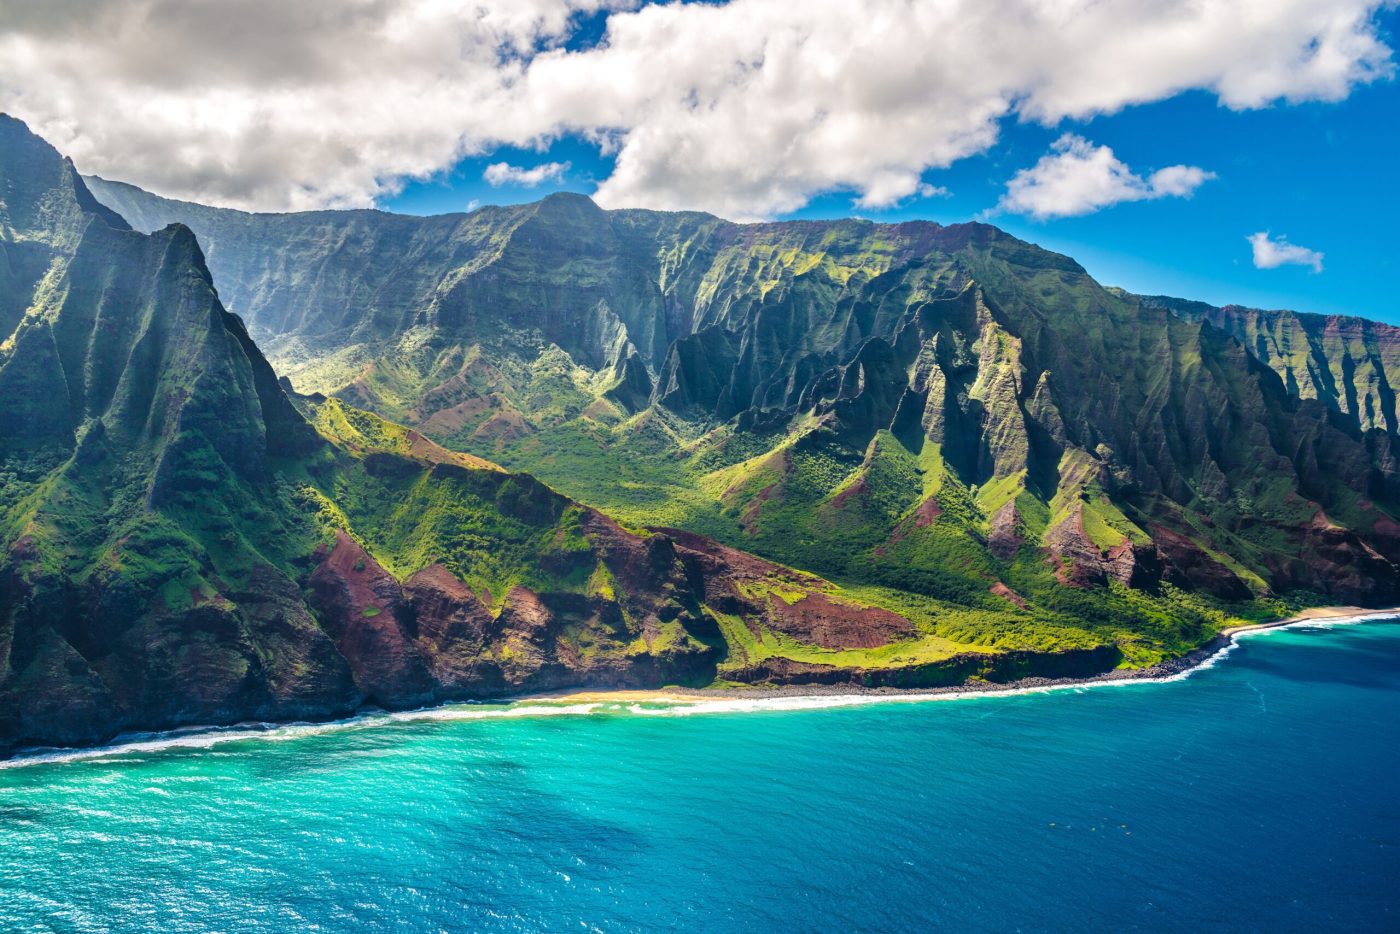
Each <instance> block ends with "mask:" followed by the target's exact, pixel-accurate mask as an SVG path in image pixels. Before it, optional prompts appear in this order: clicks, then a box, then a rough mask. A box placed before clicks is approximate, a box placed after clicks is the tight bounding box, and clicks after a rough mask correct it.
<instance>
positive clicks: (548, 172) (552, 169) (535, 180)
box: [481, 162, 569, 188]
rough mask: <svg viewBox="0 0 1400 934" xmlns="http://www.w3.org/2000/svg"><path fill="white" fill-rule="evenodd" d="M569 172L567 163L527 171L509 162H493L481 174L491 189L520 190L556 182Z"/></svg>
mask: <svg viewBox="0 0 1400 934" xmlns="http://www.w3.org/2000/svg"><path fill="white" fill-rule="evenodd" d="M567 171H569V163H567V162H544V163H541V164H540V165H537V166H535V167H534V168H531V169H527V168H523V167H521V166H518V165H511V164H510V163H509V162H493V163H491V164H490V165H488V166H487V167H486V171H485V172H482V173H481V177H482V178H484V179H486V181H487V183H488V184H489V185H490V186H491V187H492V188H499V187H500V186H502V185H518V186H519V187H521V188H535V187H536V186H538V185H540V184H542V183H544V182H549V181H558V180H559V179H561V178H563V177H564V173H565V172H567Z"/></svg>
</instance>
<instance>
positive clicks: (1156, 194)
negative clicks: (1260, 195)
mask: <svg viewBox="0 0 1400 934" xmlns="http://www.w3.org/2000/svg"><path fill="white" fill-rule="evenodd" d="M1051 148H1052V149H1053V150H1054V153H1055V154H1054V155H1046V156H1042V157H1041V159H1040V161H1039V162H1037V163H1036V164H1035V165H1034V166H1032V167H1031V168H1029V169H1022V170H1021V171H1019V172H1017V173H1016V175H1015V176H1014V177H1013V178H1012V179H1011V181H1010V182H1008V183H1007V185H1006V194H1005V195H1003V196H1002V199H1001V201H1000V202H999V203H998V204H997V209H998V210H1000V211H1007V212H1009V213H1012V214H1029V215H1030V216H1031V217H1034V218H1037V219H1039V220H1045V219H1047V218H1051V217H1072V216H1074V215H1078V214H1091V213H1093V212H1094V211H1098V210H1101V209H1103V208H1106V207H1108V206H1109V205H1113V204H1118V203H1120V202H1123V201H1150V200H1153V199H1156V198H1167V197H1173V198H1189V197H1190V196H1191V194H1192V193H1193V192H1195V190H1196V189H1197V188H1199V187H1200V186H1201V185H1202V184H1203V183H1205V182H1206V181H1208V180H1210V179H1212V178H1215V173H1213V172H1207V171H1205V170H1204V169H1199V168H1196V167H1195V166H1192V165H1172V166H1168V167H1167V168H1165V169H1158V170H1157V171H1156V172H1153V173H1152V174H1151V175H1149V176H1147V177H1146V178H1143V177H1142V176H1140V175H1134V174H1133V172H1132V171H1131V170H1130V169H1129V168H1128V167H1127V165H1125V164H1124V163H1123V161H1122V160H1121V159H1119V158H1118V157H1117V156H1115V155H1114V154H1113V150H1112V149H1109V148H1108V147H1107V146H1095V145H1094V144H1093V143H1091V142H1089V141H1088V140H1087V139H1084V138H1083V137H1082V136H1075V135H1074V134H1072V133H1066V134H1065V135H1064V136H1061V137H1060V138H1059V139H1057V140H1056V141H1055V143H1054V145H1053V146H1052V147H1051Z"/></svg>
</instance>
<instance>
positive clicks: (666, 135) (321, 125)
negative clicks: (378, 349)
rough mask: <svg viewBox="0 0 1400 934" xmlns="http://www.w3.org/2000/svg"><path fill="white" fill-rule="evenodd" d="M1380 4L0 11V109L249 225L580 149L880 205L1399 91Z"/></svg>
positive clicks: (741, 183)
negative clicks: (1155, 114)
mask: <svg viewBox="0 0 1400 934" xmlns="http://www.w3.org/2000/svg"><path fill="white" fill-rule="evenodd" d="M1380 2H1381V0H1329V2H1327V3H1317V2H1316V0H1189V2H1188V0H1054V2H1045V0H943V2H938V3H930V2H914V0H862V2H855V0H806V2H804V3H803V4H801V5H800V10H799V8H797V7H794V5H793V4H792V3H790V2H789V0H731V2H729V3H725V4H716V3H705V4H670V5H664V6H662V5H647V6H640V7H639V4H638V2H637V0H342V2H339V3H288V2H286V0H46V2H44V3H34V2H31V0H0V109H3V110H5V111H8V112H10V113H13V114H14V115H16V116H18V117H20V118H22V119H25V120H27V121H29V122H30V124H31V125H32V126H33V127H34V128H35V129H36V130H37V131H38V132H40V133H43V134H44V135H45V136H47V137H49V138H50V139H51V140H52V141H53V142H54V143H55V144H57V145H58V146H59V147H60V148H62V149H64V150H65V151H67V152H69V153H70V154H71V155H73V157H74V158H75V160H76V161H77V162H78V163H79V166H80V167H81V168H82V169H83V170H84V171H89V172H98V173H100V174H103V175H110V176H112V177H115V178H122V179H126V180H130V181H133V182H136V183H137V184H140V185H143V186H145V187H148V188H152V189H154V190H156V191H159V192H160V193H162V194H167V195H172V196H176V197H186V198H194V199H198V200H205V201H210V202H214V203H219V204H226V205H231V206H236V207H245V208H261V209H289V208H306V207H319V206H350V205H366V204H370V203H372V202H373V201H374V200H375V199H376V198H382V197H384V196H385V195H387V194H390V193H392V192H393V191H395V190H396V189H397V188H398V187H399V186H400V185H401V184H402V182H403V180H404V179H406V178H411V177H422V176H426V175H430V174H432V173H433V172H436V171H440V170H442V169H444V168H447V167H448V166H450V165H452V164H453V163H455V162H456V161H457V160H459V159H461V158H462V157H463V156H466V155H487V154H489V153H490V152H491V151H492V150H493V149H495V148H496V147H498V146H504V145H509V146H514V147H527V148H529V147H543V146H545V145H547V144H548V143H549V142H550V141H552V140H554V139H556V138H558V137H560V136H562V135H565V134H578V135H579V136H581V137H583V138H584V139H587V140H591V141H593V142H594V143H596V144H597V145H598V146H600V147H601V148H602V149H603V150H604V151H605V152H607V153H609V154H610V155H613V156H614V157H615V164H614V167H613V170H612V173H611V174H610V175H609V176H608V177H607V178H606V179H604V181H603V182H602V183H601V185H600V187H599V189H598V192H597V195H596V197H597V198H598V200H599V201H600V202H602V203H604V204H605V205H608V206H638V205H641V206H649V207H660V208H702V209H708V210H712V211H715V212H717V213H721V214H727V215H730V216H735V217H740V218H747V217H763V216H770V215H772V214H775V213H781V212H784V211H789V210H793V209H795V208H798V207H800V206H801V205H803V204H804V203H806V201H807V200H809V199H810V198H811V197H813V196H814V195H815V194H818V193H820V192H825V191H852V192H854V193H855V197H856V198H857V200H858V203H859V204H860V205H862V206H864V207H869V208H880V207H884V206H888V205H891V204H895V203H898V202H899V201H901V200H903V199H906V198H909V197H911V196H914V195H917V194H918V192H919V190H920V188H919V186H920V185H923V184H927V181H926V179H925V174H926V173H927V172H929V171H930V170H937V169H938V168H940V167H944V166H947V165H949V164H950V163H952V162H954V161H956V160H958V159H961V158H964V157H966V156H969V155H972V154H975V153H978V152H982V151H984V150H986V149H987V148H988V147H990V146H991V145H993V144H994V143H995V142H996V139H997V135H998V128H999V126H1000V124H1001V122H1002V121H1003V120H1006V119H1023V120H1031V121H1038V122H1041V123H1044V124H1046V125H1054V124H1056V123H1057V122H1059V121H1061V120H1063V119H1066V118H1071V119H1079V118H1086V117H1089V116H1092V115H1094V114H1099V113H1107V112H1112V111H1116V110H1119V109H1121V108H1123V107H1127V106H1130V105H1133V104H1137V103H1143V102H1148V101H1154V100H1161V99H1163V98H1167V97H1171V96H1173V95H1176V94H1179V93H1182V92H1184V91H1188V90H1193V89H1195V90H1203V91H1205V92H1207V93H1210V94H1213V95H1214V96H1216V97H1217V98H1218V99H1219V101H1220V102H1221V103H1222V104H1223V105H1225V106H1227V107H1232V108H1236V109H1240V108H1251V107H1261V106H1265V105H1268V104H1271V103H1274V102H1277V101H1290V102H1291V101H1302V100H1336V99H1340V98H1342V97H1345V96H1346V95H1347V94H1348V93H1349V92H1350V90H1351V89H1352V88H1353V87H1355V86H1356V85H1358V84H1361V83H1366V82H1370V81H1374V80H1376V79H1378V78H1380V77H1383V76H1386V75H1389V74H1390V73H1391V72H1392V70H1393V66H1392V62H1391V53H1390V50H1389V49H1388V48H1387V47H1386V46H1385V44H1384V43H1383V42H1382V41H1381V39H1380V37H1379V35H1378V33H1377V26H1376V24H1375V22H1374V21H1373V13H1374V12H1375V10H1376V9H1377V8H1378V6H1379V5H1380ZM593 14H601V15H604V16H606V29H605V32H604V35H603V37H602V39H601V40H600V41H598V42H596V43H594V44H592V45H590V46H588V47H586V48H571V47H570V46H569V43H568V40H569V39H570V38H571V37H572V36H573V35H574V34H575V32H576V30H578V29H579V27H580V23H581V19H582V18H583V17H587V16H591V15H593ZM1173 181H1175V183H1177V184H1180V185H1185V184H1187V183H1188V182H1189V181H1190V179H1189V178H1187V177H1184V176H1183V177H1179V178H1176V179H1174V180H1173V179H1172V178H1163V179H1160V180H1159V183H1160V185H1161V186H1163V190H1166V187H1165V186H1168V185H1169V184H1171V183H1173Z"/></svg>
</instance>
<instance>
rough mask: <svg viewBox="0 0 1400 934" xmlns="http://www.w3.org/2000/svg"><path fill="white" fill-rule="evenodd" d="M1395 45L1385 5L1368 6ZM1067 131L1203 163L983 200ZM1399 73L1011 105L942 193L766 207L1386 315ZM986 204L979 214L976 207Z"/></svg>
mask: <svg viewBox="0 0 1400 934" xmlns="http://www.w3.org/2000/svg"><path fill="white" fill-rule="evenodd" d="M1377 19H1378V21H1379V23H1380V27H1381V28H1380V34H1381V36H1382V38H1383V39H1384V40H1385V41H1386V43H1387V44H1388V45H1390V46H1391V47H1392V48H1394V47H1395V45H1396V41H1395V37H1396V35H1397V33H1400V14H1397V12H1396V11H1395V10H1394V9H1390V10H1384V11H1382V12H1381V13H1379V14H1378V17H1377ZM1065 132H1073V133H1075V134H1077V135H1079V136H1082V137H1084V138H1086V139H1087V140H1089V141H1091V142H1092V143H1094V144H1095V145H1106V146H1108V147H1110V148H1111V149H1112V150H1113V153H1114V155H1115V156H1116V157H1117V158H1118V159H1120V160H1121V161H1122V162H1124V163H1126V164H1127V166H1129V167H1130V168H1131V169H1132V170H1133V171H1134V172H1136V173H1138V174H1147V173H1149V172H1151V171H1153V170H1155V169H1158V168H1161V167H1164V166H1169V165H1175V164H1184V165H1188V166H1199V167H1201V168H1203V169H1205V170H1207V171H1209V172H1213V173H1214V174H1215V176H1216V177H1215V178H1214V179H1211V180H1209V181H1206V182H1204V183H1203V184H1201V185H1200V186H1199V187H1198V188H1197V189H1196V190H1195V191H1194V193H1193V194H1192V196H1191V197H1189V198H1171V197H1168V198H1162V199H1158V200H1148V201H1136V202H1126V203H1120V204H1115V205H1112V206H1109V207H1106V208H1104V209H1102V210H1099V211H1096V212H1093V213H1089V214H1085V215H1082V216H1071V217H1058V218H1051V219H1046V220H1036V219H1032V218H1028V217H1025V216H1020V215H1017V214H1014V213H1007V212H1000V213H998V212H996V211H995V208H996V205H997V203H998V201H999V199H1000V198H1001V197H1002V195H1003V194H1004V193H1005V191H1006V185H1007V182H1008V180H1009V179H1011V178H1012V177H1013V176H1014V175H1015V173H1016V172H1017V171H1019V170H1022V169H1027V168H1030V167H1032V166H1034V165H1035V163H1036V162H1037V160H1039V159H1040V158H1041V157H1042V156H1044V155H1045V154H1046V153H1047V151H1049V149H1050V147H1051V145H1052V143H1053V142H1054V141H1055V140H1056V139H1057V138H1058V137H1060V136H1061V135H1062V134H1063V133H1065ZM502 161H504V162H507V163H510V164H512V165H516V166H521V167H526V168H528V167H532V166H537V165H540V164H545V163H566V164H567V165H568V169H567V171H566V172H565V173H564V174H563V177H562V178H560V179H558V180H551V181H547V182H544V183H542V184H540V185H537V186H535V187H523V186H517V185H509V184H507V185H503V186H501V187H493V186H491V185H489V184H487V183H486V182H485V181H484V180H483V177H482V175H483V172H484V170H485V168H486V166H487V165H489V164H492V163H497V162H502ZM1397 165H1400V84H1397V82H1396V81H1395V80H1394V79H1390V80H1382V81H1379V82H1377V83H1373V84H1368V85H1363V86H1359V87H1356V88H1355V89H1353V90H1352V91H1351V92H1350V94H1349V96H1347V97H1346V99H1345V100H1342V101H1340V102H1317V101H1312V102H1303V103H1297V104H1288V103H1282V102H1280V103H1274V104H1272V105H1270V106H1267V107H1264V108H1260V109H1255V110H1240V111H1237V110H1231V109H1228V108H1226V107H1225V106H1222V105H1221V103H1220V102H1219V101H1218V99H1217V98H1216V96H1215V95H1214V94H1211V93H1209V92H1205V91H1191V92H1187V93H1184V94H1180V95H1177V96H1175V97H1171V98H1169V99H1167V100H1163V101H1160V102H1157V103H1151V104H1145V105H1139V106H1131V107H1128V108H1127V109H1124V110H1122V111H1120V112H1118V113H1115V114H1112V115H1107V116H1097V117H1094V118H1091V119H1088V120H1083V121H1076V120H1069V119H1067V120H1064V121H1061V122H1060V123H1058V124H1056V125H1054V126H1050V127H1047V126H1043V125H1041V124H1039V123H1032V122H1023V121H1019V120H1016V119H1015V118H1010V119H1007V120H1005V121H1003V122H1002V124H1001V128H1000V137H999V141H998V142H997V144H996V145H995V146H994V147H993V148H991V149H990V150H988V151H987V152H985V153H983V154H980V155H974V156H971V157H968V158H965V159H962V160H959V161H957V162H955V163H954V164H953V165H952V166H950V167H949V168H947V169H942V170H931V171H927V172H925V173H924V174H923V179H924V181H925V182H927V183H928V184H930V185H933V186H937V187H941V188H944V189H946V190H947V192H948V194H946V195H943V194H939V195H935V196H933V197H922V198H921V197H918V196H915V197H911V198H909V199H907V200H905V201H903V202H901V203H900V204H898V205H897V206H895V207H892V208H888V209H884V210H872V209H869V208H858V207H856V206H855V204H854V201H855V198H856V194H855V192H853V191H832V192H828V193H825V194H822V195H819V196H818V197H816V198H814V199H813V200H812V201H811V202H810V203H809V204H808V205H806V206H805V207H803V208H801V209H799V210H796V211H791V212H785V213H780V214H779V215H778V216H779V217H780V218H836V217H850V216H859V217H865V218H869V219H870V220H875V221H900V220H910V219H927V220H933V221H937V222H940V223H958V222H962V221H967V220H973V219H981V220H986V221H987V222H989V223H993V224H995V225H997V226H998V227H1001V228H1002V229H1004V230H1007V231H1009V232H1010V233H1012V234H1014V235H1016V236H1018V237H1022V238H1024V239H1026V240H1030V241H1033V242H1035V243H1038V244H1041V245H1043V246H1045V247H1048V248H1050V249H1054V250H1057V251H1060V252H1063V253H1067V254H1069V255H1071V256H1073V257H1074V258H1075V259H1077V260H1079V261H1080V262H1081V263H1082V264H1083V265H1084V266H1085V267H1086V268H1087V269H1088V270H1089V271H1090V272H1091V273H1092V274H1093V275H1094V276H1095V277H1096V278H1098V279H1099V280H1100V281H1102V282H1104V283H1105V284H1111V285H1121V286H1124V287H1126V288H1129V289H1132V290H1134V291H1138V292H1145V293H1154V294H1155V293H1162V294H1171V295H1177V296H1182V297H1187V298H1193V299H1199V300H1202V301H1209V302H1212V303H1216V304H1226V303H1237V304H1247V305H1252V306H1258V307H1266V308H1294V309H1298V310H1304V311H1315V312H1320V313H1327V314H1356V315H1362V316H1365V317H1371V318H1377V319H1380V320H1384V321H1388V322H1391V323H1395V324H1400V290H1397V288H1396V278H1397V273H1400V267H1398V266H1397V258H1396V253H1397V252H1400V237H1397V235H1396V232H1395V227H1394V224H1395V222H1396V218H1397V217H1400V185H1397V178H1396V172H1397ZM612 169H613V164H612V160H611V159H610V158H608V157H606V156H603V155H600V153H599V151H598V148H597V147H596V146H594V145H592V144H590V143H587V142H584V141H583V140H581V139H579V138H578V137H576V136H565V137H563V138H561V139H558V140H557V141H555V142H553V143H552V145H550V146H548V148H546V149H544V150H543V151H536V150H534V149H531V148H519V147H502V148H499V149H496V150H493V151H491V152H490V153H488V154H486V155H483V156H480V157H473V158H468V159H465V160H462V161H460V162H459V163H458V164H456V165H455V166H454V167H453V168H452V169H451V170H449V171H446V172H442V173H439V174H437V175H435V176H433V177H432V178H429V179H426V180H421V181H410V182H409V183H408V184H407V185H406V187H405V188H404V189H403V191H402V192H401V193H399V194H398V195H396V196H393V197H388V198H383V199H381V200H380V202H379V204H380V206H381V207H383V208H384V209H385V210H390V211H399V212H403V213H410V214H434V213H445V212H451V211H460V210H464V209H466V208H467V206H468V205H470V204H473V203H477V204H493V203H494V204H503V203H517V202H524V201H533V200H536V199H537V198H539V197H541V196H543V195H545V194H548V193H549V192H552V191H574V192H581V193H585V194H588V193H591V192H593V191H594V190H595V189H596V188H597V186H598V185H599V183H600V182H601V181H603V180H604V179H606V178H607V177H608V176H609V175H610V173H611V172H612ZM989 212H990V213H989ZM1259 231H1268V232H1270V233H1271V234H1272V235H1274V236H1275V237H1279V236H1282V237H1286V238H1287V239H1288V240H1289V242H1291V243H1294V244H1297V245H1300V246H1303V247H1306V248H1308V249H1311V250H1315V251H1318V252H1321V253H1323V254H1324V260H1323V270H1322V272H1320V273H1319V272H1315V271H1313V270H1312V269H1311V268H1308V267H1306V266H1302V265H1282V266H1279V267H1277V268H1272V269H1258V268H1255V265H1254V263H1253V258H1252V250H1251V246H1250V244H1249V243H1248V242H1247V240H1246V237H1247V236H1249V235H1250V234H1254V233H1256V232H1259Z"/></svg>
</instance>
